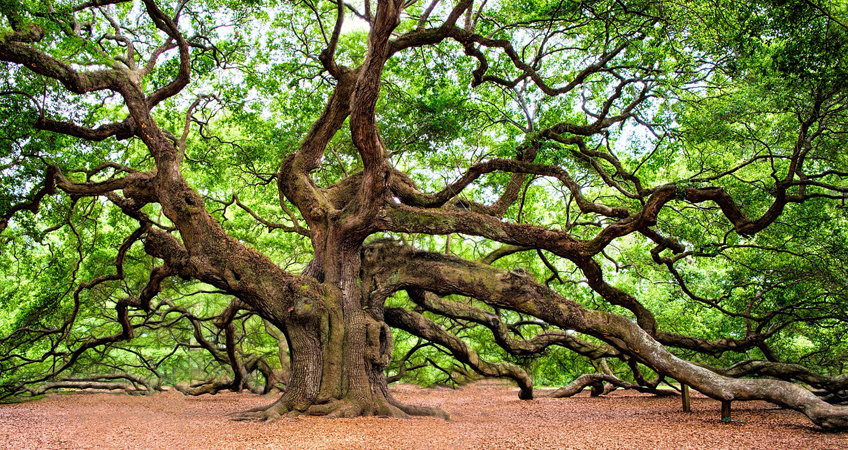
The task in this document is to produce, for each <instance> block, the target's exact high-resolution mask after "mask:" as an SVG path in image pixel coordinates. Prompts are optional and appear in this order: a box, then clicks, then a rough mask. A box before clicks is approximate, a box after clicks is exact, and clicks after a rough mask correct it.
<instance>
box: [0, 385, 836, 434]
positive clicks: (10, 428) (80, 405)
mask: <svg viewBox="0 0 848 450" xmlns="http://www.w3.org/2000/svg"><path fill="white" fill-rule="evenodd" d="M392 389H393V391H394V393H395V396H396V397H397V398H398V399H400V400H403V401H407V402H411V403H415V404H419V405H429V406H439V407H441V408H443V409H444V410H446V411H447V412H449V413H450V414H451V415H452V419H451V420H450V421H444V420H441V419H435V418H416V419H407V420H402V419H386V418H360V419H322V418H301V419H284V420H282V421H279V422H276V423H273V424H262V423H254V422H237V421H233V420H231V416H228V414H230V413H234V412H238V411H243V410H246V409H249V408H252V407H255V406H259V405H264V404H267V403H269V402H270V400H271V399H268V398H262V397H260V396H255V395H250V394H234V393H222V394H218V395H215V396H212V395H204V396H201V397H184V396H182V395H181V394H178V393H175V392H164V393H159V394H155V395H152V396H127V395H116V394H106V393H69V394H53V395H50V396H48V397H47V398H44V399H41V400H37V401H32V402H27V403H19V404H14V405H0V448H4V449H15V450H20V449H38V450H43V449H157V450H158V449H163V450H164V449H240V450H241V449H245V450H246V449H271V448H274V449H368V450H371V449H605V450H610V449H628V450H629V449H675V450H678V449H792V450H805V449H834V450H836V449H840V450H846V449H848V433H827V432H823V431H821V430H819V429H818V428H816V427H815V426H814V425H813V424H812V423H811V422H810V421H809V420H807V418H806V417H804V416H803V415H801V414H800V413H797V412H794V411H788V410H783V409H779V408H777V407H775V406H773V405H770V404H767V403H764V402H749V403H734V405H733V408H734V410H733V413H734V421H733V422H732V423H730V424H722V423H721V422H720V421H719V410H720V404H719V402H717V401H714V400H711V399H707V398H704V397H699V396H697V395H696V396H693V399H692V409H693V412H692V413H688V414H687V413H683V412H681V408H680V399H679V397H671V398H657V397H653V396H648V395H641V394H634V393H630V392H616V393H613V394H612V395H610V396H608V397H605V398H590V397H588V393H583V394H580V395H578V396H576V397H573V398H569V399H552V398H539V399H537V400H532V401H521V400H519V399H518V395H517V390H516V389H515V388H511V387H509V386H506V385H503V384H499V383H493V382H481V383H477V384H474V385H471V386H468V387H465V388H463V389H458V390H451V389H447V388H444V389H423V388H419V387H415V386H409V385H400V386H396V387H393V388H392Z"/></svg>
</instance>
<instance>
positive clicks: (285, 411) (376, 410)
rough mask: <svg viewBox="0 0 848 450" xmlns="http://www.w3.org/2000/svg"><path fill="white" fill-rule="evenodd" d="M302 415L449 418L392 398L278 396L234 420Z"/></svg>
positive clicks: (443, 413) (442, 412)
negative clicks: (294, 401) (291, 400)
mask: <svg viewBox="0 0 848 450" xmlns="http://www.w3.org/2000/svg"><path fill="white" fill-rule="evenodd" d="M301 415H305V416H323V417H327V418H353V417H367V416H377V417H393V418H404V419H405V418H409V417H410V416H433V417H440V418H442V419H445V420H450V415H449V414H447V413H446V412H444V411H443V410H442V409H441V408H438V407H428V406H415V405H406V404H403V403H400V402H397V401H395V400H391V401H388V400H382V401H357V400H352V399H333V400H331V401H328V402H326V403H312V404H306V405H303V404H301V405H290V404H288V403H287V402H285V401H283V399H280V400H277V401H276V402H274V403H272V404H271V405H269V406H263V407H258V408H253V409H249V410H247V411H243V412H240V413H237V414H235V417H234V420H244V421H260V422H267V423H271V422H276V421H277V420H280V419H282V418H294V417H298V416H301Z"/></svg>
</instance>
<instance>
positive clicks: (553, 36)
mask: <svg viewBox="0 0 848 450" xmlns="http://www.w3.org/2000/svg"><path fill="white" fill-rule="evenodd" d="M0 10H2V12H3V19H2V25H0V26H2V30H0V61H2V62H0V64H2V66H3V70H2V72H0V74H2V80H0V84H2V85H0V107H2V111H3V114H2V116H0V121H2V126H0V143H2V144H0V184H2V194H0V252H2V253H0V267H2V272H0V276H1V277H2V281H3V282H2V283H0V397H2V398H5V399H17V398H21V397H24V396H27V395H30V396H31V395H39V394H42V393H44V392H45V391H46V390H49V389H56V388H63V387H99V388H118V389H126V390H132V391H139V390H141V391H152V390H155V389H158V388H161V386H163V385H174V386H177V387H178V388H179V389H180V390H182V391H184V392H186V393H189V394H200V393H207V392H217V391H219V390H221V389H233V390H240V389H242V388H251V389H255V390H259V391H265V392H269V391H274V390H276V391H280V392H281V394H280V397H279V400H278V401H276V402H275V403H274V404H272V405H270V406H269V407H268V408H267V409H264V410H262V411H259V412H256V416H257V417H259V418H264V419H274V418H276V417H279V416H280V415H285V414H288V415H298V414H313V415H330V416H358V415H391V416H405V415H409V414H435V415H444V414H445V412H443V411H441V410H438V409H434V408H425V407H420V406H414V405H406V404H403V403H400V402H398V401H397V400H395V399H394V398H393V397H392V395H391V392H390V391H389V390H388V388H387V385H388V383H391V382H393V381H397V380H401V379H406V380H414V381H419V382H423V383H438V382H453V383H455V382H462V381H463V380H467V379H471V378H474V377H478V376H486V377H504V378H508V379H511V380H513V381H514V382H515V383H516V384H517V385H518V386H519V388H520V394H519V395H520V397H521V398H523V399H530V398H533V395H534V394H533V385H534V382H535V383H536V384H543V385H563V384H568V383H569V382H570V384H568V386H565V387H564V388H563V389H562V390H560V391H557V393H556V394H555V395H559V396H567V395H572V394H573V393H574V392H577V391H578V390H581V389H583V388H584V387H586V386H589V385H591V386H593V391H592V392H593V394H598V395H601V394H604V393H606V392H609V390H611V389H614V388H616V387H624V388H632V389H638V390H641V391H645V392H654V393H657V394H663V393H667V392H668V391H666V390H662V389H660V385H661V383H666V384H668V382H669V381H672V380H673V381H676V382H677V383H679V384H687V385H691V386H692V387H694V388H695V389H698V390H699V391H701V392H703V393H704V394H706V395H708V396H710V397H712V398H716V399H720V400H723V401H725V402H729V401H732V400H754V399H759V400H766V401H770V402H772V403H775V404H778V405H781V406H784V407H788V408H792V409H796V410H798V411H801V412H802V413H804V414H806V415H807V416H808V417H809V418H810V419H811V420H812V421H813V422H814V423H816V424H817V425H819V426H821V427H823V428H827V429H846V428H848V406H845V405H844V403H845V402H846V400H848V372H846V370H848V369H846V367H845V362H846V360H848V339H845V336H846V332H848V313H846V311H848V283H846V279H848V265H846V264H848V231H846V228H848V208H846V203H845V201H846V199H848V184H846V178H848V152H846V151H844V148H845V145H846V143H848V135H846V132H845V130H846V129H848V126H846V125H848V123H846V121H848V112H846V108H848V101H846V95H848V85H846V80H848V73H846V71H848V7H846V6H845V5H844V4H843V3H841V2H830V1H826V0H757V1H753V2H734V1H729V0H710V1H707V0H704V1H701V0H692V1H685V2H667V1H652V0H596V1H580V2H576V1H569V0H534V1H528V0H508V1H499V2H490V1H487V0H482V1H481V0H477V1H474V0H455V1H446V0H424V1H415V0H406V1H404V0H375V1H371V0H363V1H360V2H351V3H344V2H342V1H338V0H337V1H335V2H334V1H331V0H329V1H324V0H303V1H292V2H279V1H276V0H179V1H162V0H90V1H82V0H32V1H30V0H0ZM580 375H583V376H580ZM578 376H580V377H578ZM575 378H576V379H575ZM572 381H573V382H572ZM677 383H675V384H674V385H671V384H668V386H672V387H674V388H677V386H678V384H677ZM448 413H449V411H448Z"/></svg>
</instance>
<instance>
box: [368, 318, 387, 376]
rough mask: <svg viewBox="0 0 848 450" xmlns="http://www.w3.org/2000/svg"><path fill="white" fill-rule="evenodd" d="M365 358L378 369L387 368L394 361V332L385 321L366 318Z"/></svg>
mask: <svg viewBox="0 0 848 450" xmlns="http://www.w3.org/2000/svg"><path fill="white" fill-rule="evenodd" d="M365 333H366V334H365V356H366V357H367V358H368V360H369V361H370V362H371V364H373V365H374V366H376V367H377V368H385V367H386V366H388V365H389V361H391V359H392V352H393V350H394V341H393V339H392V330H391V329H390V328H389V326H388V325H387V324H386V322H383V321H377V320H374V319H373V318H370V317H368V318H366V321H365Z"/></svg>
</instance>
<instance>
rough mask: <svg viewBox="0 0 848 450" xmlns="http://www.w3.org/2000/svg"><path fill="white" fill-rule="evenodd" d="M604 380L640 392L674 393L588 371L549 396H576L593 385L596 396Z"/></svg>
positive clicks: (593, 392)
mask: <svg viewBox="0 0 848 450" xmlns="http://www.w3.org/2000/svg"><path fill="white" fill-rule="evenodd" d="M604 382H606V383H609V384H611V385H613V386H615V387H619V388H622V389H632V390H635V391H638V392H644V393H649V394H656V395H674V393H673V392H670V391H660V390H657V389H656V387H653V388H652V387H650V386H642V385H639V384H636V383H631V382H629V381H624V380H622V379H620V378H618V377H617V376H615V375H611V374H606V373H587V374H583V375H580V376H579V377H577V378H576V379H575V380H574V381H572V382H571V383H569V384H568V385H567V386H563V387H561V388H559V389H557V390H555V391H553V392H551V393H550V394H549V395H548V396H549V397H554V398H565V397H571V396H574V395H576V394H579V393H581V392H583V389H585V388H586V387H587V386H593V389H592V396H593V397H594V396H597V395H599V394H598V390H596V389H595V385H597V384H598V383H604ZM601 391H604V389H601Z"/></svg>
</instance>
